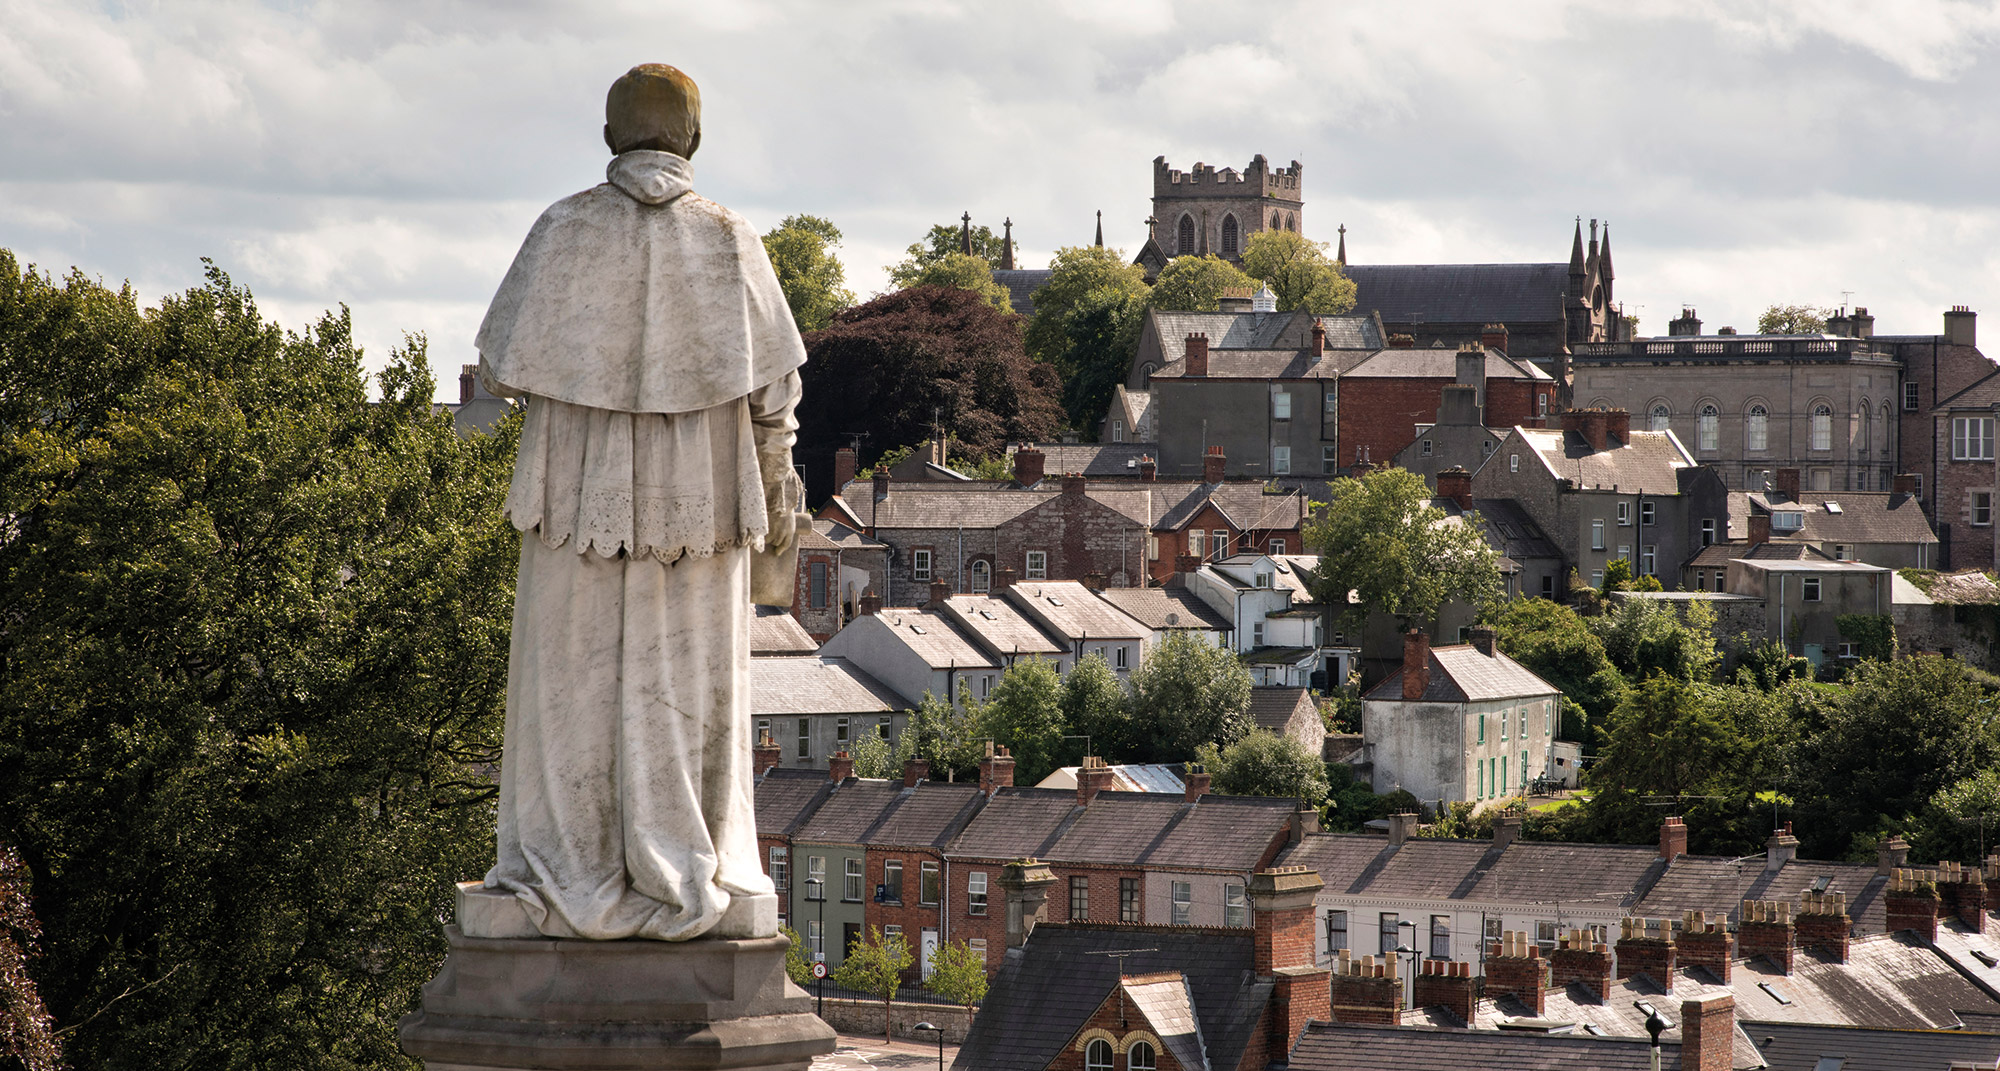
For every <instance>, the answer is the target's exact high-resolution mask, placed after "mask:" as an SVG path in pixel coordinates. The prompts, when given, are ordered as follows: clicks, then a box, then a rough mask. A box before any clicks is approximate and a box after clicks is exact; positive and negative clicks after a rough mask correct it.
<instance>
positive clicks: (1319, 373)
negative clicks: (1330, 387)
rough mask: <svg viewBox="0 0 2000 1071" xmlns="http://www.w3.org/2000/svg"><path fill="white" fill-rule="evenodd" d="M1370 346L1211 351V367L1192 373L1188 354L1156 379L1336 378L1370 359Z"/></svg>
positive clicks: (1156, 375)
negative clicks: (1317, 350)
mask: <svg viewBox="0 0 2000 1071" xmlns="http://www.w3.org/2000/svg"><path fill="white" fill-rule="evenodd" d="M1368 353H1369V351H1367V350H1341V349H1334V348H1333V346H1332V343H1331V342H1330V341H1329V343H1328V346H1327V350H1326V352H1325V353H1324V354H1322V355H1318V356H1315V355H1313V354H1312V353H1309V352H1307V351H1306V350H1304V349H1282V350H1217V349H1213V348H1211V349H1210V350H1209V352H1208V370H1207V372H1205V373H1204V374H1203V375H1200V376H1190V375H1188V372H1187V360H1186V359H1185V358H1183V359H1181V360H1178V361H1174V362H1171V363H1169V364H1167V365H1166V366H1164V367H1162V368H1161V369H1160V370H1159V371H1157V372H1154V373H1153V378H1154V379H1155V380H1161V379H1184V380H1187V381H1189V382H1195V383H1199V382H1202V381H1203V380H1216V379H1295V380H1307V379H1336V378H1338V377H1340V376H1341V375H1343V374H1345V373H1346V372H1347V371H1348V370H1349V369H1351V368H1353V367H1354V366H1356V365H1358V364H1360V363H1361V362H1362V361H1364V360H1366V359H1367V357H1368Z"/></svg>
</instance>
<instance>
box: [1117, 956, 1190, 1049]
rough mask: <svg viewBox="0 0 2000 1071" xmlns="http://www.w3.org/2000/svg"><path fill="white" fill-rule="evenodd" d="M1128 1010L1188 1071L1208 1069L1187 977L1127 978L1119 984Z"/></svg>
mask: <svg viewBox="0 0 2000 1071" xmlns="http://www.w3.org/2000/svg"><path fill="white" fill-rule="evenodd" d="M1118 985H1119V988H1120V989H1123V990H1124V992H1123V993H1122V994H1120V996H1121V998H1122V1000H1121V1003H1123V1004H1124V1005H1125V1006H1127V1007H1130V1008H1131V1009H1132V1010H1133V1011H1134V1012H1136V1013H1138V1015H1139V1017H1140V1018H1141V1019H1142V1020H1144V1021H1145V1024H1146V1025H1147V1026H1149V1027H1151V1028H1152V1033H1153V1035H1154V1036H1155V1037H1157V1038H1159V1039H1160V1044H1161V1045H1163V1046H1165V1048H1166V1050H1167V1051H1168V1052H1169V1053H1171V1054H1173V1057H1174V1062H1175V1063H1177V1064H1179V1065H1180V1066H1181V1067H1183V1068H1186V1069H1188V1071H1199V1069H1202V1068H1206V1067H1208V1066H1209V1065H1208V1053H1207V1051H1206V1046H1204V1045H1203V1044H1202V1041H1201V1020H1200V1018H1199V1017H1198V1016H1196V1015H1195V1012H1194V994H1193V993H1192V992H1190V990H1189V987H1188V983H1187V976H1186V975H1184V974H1182V973H1181V972H1179V971H1163V972H1161V973H1159V974H1142V975H1138V976H1136V977H1134V976H1130V975H1128V976H1125V977H1122V978H1120V979H1119V980H1118Z"/></svg>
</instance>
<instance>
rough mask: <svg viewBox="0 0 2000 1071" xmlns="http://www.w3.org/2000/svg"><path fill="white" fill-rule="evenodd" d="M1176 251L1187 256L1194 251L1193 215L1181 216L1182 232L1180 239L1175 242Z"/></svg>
mask: <svg viewBox="0 0 2000 1071" xmlns="http://www.w3.org/2000/svg"><path fill="white" fill-rule="evenodd" d="M1174 252H1175V253H1176V254H1177V255H1179V256H1187V255H1188V254H1190V253H1193V252H1194V217H1193V216H1185V215H1184V216H1182V217H1181V233H1180V237H1179V239H1178V240H1177V241H1176V242H1175V244H1174Z"/></svg>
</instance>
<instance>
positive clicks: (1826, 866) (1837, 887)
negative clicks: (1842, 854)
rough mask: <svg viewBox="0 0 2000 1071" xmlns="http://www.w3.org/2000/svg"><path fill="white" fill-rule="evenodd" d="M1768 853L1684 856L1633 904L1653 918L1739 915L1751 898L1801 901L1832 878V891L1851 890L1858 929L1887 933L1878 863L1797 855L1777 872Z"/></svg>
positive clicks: (1849, 898) (1849, 907)
mask: <svg viewBox="0 0 2000 1071" xmlns="http://www.w3.org/2000/svg"><path fill="white" fill-rule="evenodd" d="M1765 860H1766V857H1765V856H1763V855H1753V856H1747V857H1745V858H1742V859H1726V858H1722V857H1719V856H1712V855H1683V856H1681V857H1680V858H1678V859H1675V860H1674V865H1673V866H1671V867H1668V868H1667V872H1666V873H1665V874H1662V875H1661V876H1660V879H1659V880H1658V881H1656V882H1654V883H1653V886H1652V888H1650V889H1648V890H1647V891H1646V895H1645V897H1644V898H1643V899H1641V900H1640V901H1639V903H1638V904H1637V905H1636V906H1634V907H1633V909H1632V914H1634V915H1643V916H1645V917H1647V918H1680V917H1681V916H1682V915H1684V914H1686V913H1687V912H1689V911H1707V912H1710V913H1711V914H1724V915H1728V916H1729V917H1730V918H1735V917H1736V913H1737V912H1738V911H1739V910H1741V908H1742V906H1743V901H1745V900H1790V901H1792V902H1793V903H1797V902H1798V901H1799V893H1801V892H1802V891H1804V890H1806V889H1810V888H1812V886H1813V884H1814V883H1815V882H1817V881H1818V880H1819V879H1820V878H1822V877H1823V878H1826V879H1827V880H1828V884H1827V887H1826V891H1828V892H1838V893H1846V894H1847V913H1848V914H1849V915H1850V916H1852V917H1853V919H1854V927H1855V932H1856V933H1881V932H1882V927H1883V926H1884V925H1885V918H1884V913H1883V904H1882V890H1883V888H1885V887H1886V886H1887V885H1888V881H1889V879H1888V878H1885V877H1880V876H1878V875H1877V874H1876V873H1875V867H1874V865H1873V864H1867V863H1834V862H1825V861H1820V860H1809V859H1795V860H1792V861H1790V862H1787V863H1785V864H1784V865H1783V866H1782V867H1780V868H1779V869H1778V870H1776V871H1767V870H1766V869H1765Z"/></svg>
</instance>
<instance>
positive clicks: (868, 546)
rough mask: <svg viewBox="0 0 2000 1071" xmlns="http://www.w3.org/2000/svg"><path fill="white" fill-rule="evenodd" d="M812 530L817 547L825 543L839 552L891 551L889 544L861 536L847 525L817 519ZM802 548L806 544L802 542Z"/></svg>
mask: <svg viewBox="0 0 2000 1071" xmlns="http://www.w3.org/2000/svg"><path fill="white" fill-rule="evenodd" d="M812 530H813V535H814V537H815V538H816V540H817V543H815V545H819V544H820V543H823V544H824V545H826V546H828V547H833V548H836V549H839V550H888V549H889V544H887V543H883V542H881V541H879V540H875V539H870V538H868V537H867V536H865V535H863V534H861V533H860V532H857V531H855V530H854V529H852V528H849V527H848V526H847V525H845V524H842V523H840V522H839V521H834V520H824V519H816V520H814V521H813V527H812ZM800 546H802V547H803V546H804V543H803V542H802V543H801V544H800Z"/></svg>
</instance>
